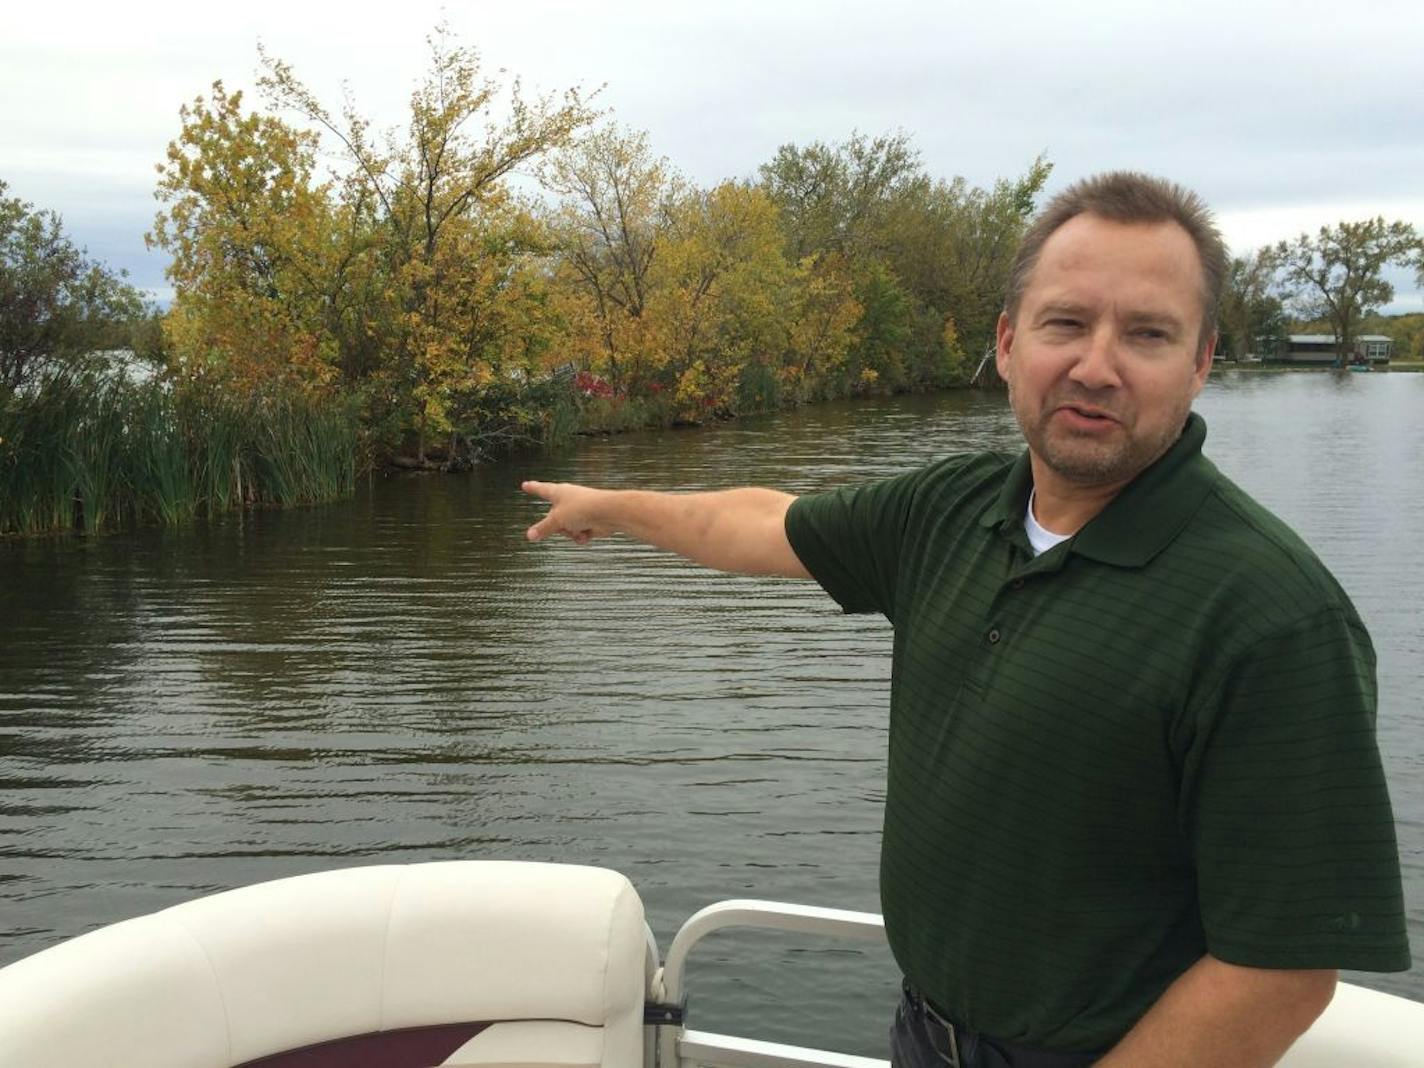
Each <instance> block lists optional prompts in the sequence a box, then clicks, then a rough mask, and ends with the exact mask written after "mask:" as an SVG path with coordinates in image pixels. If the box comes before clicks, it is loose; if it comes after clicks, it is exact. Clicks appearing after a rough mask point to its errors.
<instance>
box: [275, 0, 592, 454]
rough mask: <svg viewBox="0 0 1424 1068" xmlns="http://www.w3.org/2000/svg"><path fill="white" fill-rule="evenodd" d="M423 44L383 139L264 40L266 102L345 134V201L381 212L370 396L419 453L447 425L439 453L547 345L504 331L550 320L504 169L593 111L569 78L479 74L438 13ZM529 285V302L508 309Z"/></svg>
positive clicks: (537, 152)
mask: <svg viewBox="0 0 1424 1068" xmlns="http://www.w3.org/2000/svg"><path fill="white" fill-rule="evenodd" d="M428 43H429V46H430V69H429V70H428V72H427V73H426V75H425V77H424V79H423V80H422V81H421V82H420V84H419V85H418V86H417V87H416V89H415V90H414V92H412V94H411V97H410V119H409V123H408V125H407V127H406V129H405V131H404V132H403V134H396V133H394V132H392V133H390V134H388V135H387V136H386V137H385V138H384V147H381V148H378V147H377V146H376V143H375V141H374V140H373V138H372V136H371V130H370V123H369V121H368V120H366V119H364V118H362V117H361V116H360V115H359V114H358V113H357V112H356V110H355V107H354V106H353V105H352V104H350V103H349V102H348V103H347V105H346V107H345V109H344V111H343V113H342V115H341V117H340V118H339V119H338V118H336V117H334V116H333V115H332V114H330V113H329V112H328V111H327V110H326V109H325V108H324V107H323V106H322V104H321V103H320V102H319V100H318V99H317V97H316V96H315V95H314V94H313V93H312V92H311V91H310V90H308V89H307V87H306V86H305V85H304V84H303V83H302V82H301V81H300V80H299V79H298V78H297V76H296V74H295V73H294V72H293V70H292V69H291V67H290V66H289V65H288V64H286V63H284V62H283V61H281V60H279V59H277V58H275V57H272V56H270V55H268V54H266V53H265V52H264V53H263V55H262V59H263V65H264V67H265V69H266V74H265V76H264V77H263V78H262V79H261V85H262V87H263V89H264V90H265V91H266V92H267V94H268V97H269V99H270V100H271V101H272V102H273V103H274V104H276V105H278V106H282V107H287V108H290V109H293V110H295V111H296V112H297V113H299V114H301V115H302V116H304V117H305V118H306V119H308V120H309V121H311V122H314V123H316V124H317V125H319V126H320V127H322V128H323V129H325V130H326V131H327V133H328V134H329V135H331V136H333V137H334V138H335V139H336V140H337V141H338V142H339V143H340V145H341V146H342V148H343V150H344V153H345V156H346V159H347V163H348V169H347V172H346V174H345V176H344V181H343V183H342V185H341V189H342V196H343V200H344V202H345V203H347V204H349V205H352V206H353V207H354V206H357V205H359V206H360V207H361V208H362V210H365V211H368V212H369V213H370V214H371V215H372V216H373V218H374V220H375V227H374V228H375V232H376V238H375V240H376V245H377V248H378V250H379V257H380V261H381V264H382V271H383V277H382V286H381V290H380V294H381V298H382V301H381V307H382V308H383V309H384V310H385V312H386V314H385V315H384V316H383V317H381V318H379V319H376V320H374V321H373V324H372V325H373V329H374V331H375V332H376V334H377V335H378V338H377V341H378V351H379V353H380V360H379V364H380V366H379V372H378V388H377V389H374V390H370V391H368V396H369V397H370V399H371V403H372V406H373V408H379V409H380V410H379V411H375V412H373V413H372V415H373V416H377V415H378V416H379V417H380V419H379V421H380V422H381V423H382V424H383V425H384V426H385V427H386V428H387V432H388V433H393V434H394V433H399V432H404V436H406V437H407V438H408V439H409V443H410V445H411V446H412V447H413V451H414V453H415V457H414V461H415V462H416V463H424V462H425V458H426V451H427V445H428V443H429V442H430V441H431V440H432V438H434V437H436V436H440V435H444V436H448V441H449V444H448V445H447V446H446V452H447V457H448V456H449V455H450V454H453V453H454V452H455V450H456V449H457V448H458V447H459V445H460V443H461V442H462V441H463V442H466V443H473V442H474V441H476V440H477V439H478V436H479V433H480V428H479V427H478V426H477V425H474V424H473V423H471V422H469V420H470V419H474V418H476V417H477V416H478V415H479V413H481V412H485V411H487V409H488V407H489V405H488V403H486V402H487V401H488V400H489V398H488V396H486V394H488V393H489V392H490V391H491V390H492V389H495V390H503V385H504V381H503V380H504V379H507V378H508V377H509V376H515V377H516V378H518V376H520V375H523V376H525V377H526V378H527V376H528V375H530V374H532V373H534V372H535V371H537V370H539V369H540V368H538V367H537V366H536V364H537V360H538V358H539V356H540V353H541V352H542V351H544V349H545V348H547V346H541V345H538V344H535V345H527V344H510V343H508V342H509V338H510V336H511V332H512V327H511V322H512V321H514V320H518V321H519V322H520V323H521V327H522V326H523V325H526V321H527V323H534V324H540V325H539V326H538V329H540V330H546V329H547V328H548V327H549V322H548V319H547V316H546V315H545V309H544V307H542V306H538V305H540V300H539V298H538V297H537V295H536V294H535V293H534V290H537V289H538V288H539V285H538V283H537V282H535V280H534V275H533V274H531V272H534V271H535V270H536V269H537V261H538V260H540V259H541V258H542V257H545V256H547V255H548V253H549V247H548V245H547V243H546V242H545V240H544V239H543V237H542V235H540V234H539V233H538V228H537V227H536V226H535V225H534V224H533V222H532V220H531V219H530V218H529V213H528V212H527V211H524V210H522V209H521V208H519V206H518V205H517V204H516V203H515V202H514V200H515V198H514V197H513V195H512V194H511V192H510V189H509V186H508V179H509V177H510V175H511V174H512V173H513V172H514V171H515V170H516V169H517V168H519V167H521V166H522V165H525V164H533V163H534V162H536V161H537V160H538V159H539V158H540V157H541V156H543V155H544V154H545V153H546V152H548V151H550V150H551V149H554V148H557V147H559V146H561V145H563V144H565V143H566V142H567V141H568V140H569V139H570V138H571V137H573V136H574V134H575V133H576V132H577V131H578V130H579V129H581V128H582V127H583V126H585V125H586V124H588V123H590V122H591V121H592V120H593V119H594V117H595V113H594V111H593V110H592V109H591V108H590V107H589V105H588V103H587V102H586V101H585V100H584V99H583V97H582V96H581V94H580V93H579V92H578V91H577V90H574V89H570V90H566V91H565V92H564V93H562V94H558V95H547V96H539V97H535V98H533V99H530V98H528V97H526V96H525V95H524V93H523V91H522V89H521V86H520V83H519V81H518V79H515V80H514V81H513V82H512V83H511V84H510V85H508V86H507V87H506V86H505V85H503V84H501V82H500V81H498V80H496V79H494V78H490V77H486V76H485V75H484V74H483V73H482V70H481V66H480V60H479V55H478V53H477V52H476V51H475V50H474V49H472V48H469V47H467V46H463V45H460V44H459V43H458V42H456V41H455V40H454V38H453V37H452V35H451V33H450V31H449V30H448V29H446V28H445V27H444V26H441V27H438V28H437V29H436V30H435V31H434V32H433V33H432V34H431V35H430V37H429V38H428ZM524 298H529V299H530V300H532V301H533V302H534V305H536V306H531V307H529V308H523V309H516V308H515V307H514V305H516V304H518V303H519V301H520V300H521V299H524ZM536 333H537V331H536ZM497 338H503V339H504V341H503V342H500V343H498V344H497V343H496V342H495V341H494V340H492V339H497ZM504 392H507V391H504Z"/></svg>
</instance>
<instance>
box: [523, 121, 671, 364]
mask: <svg viewBox="0 0 1424 1068" xmlns="http://www.w3.org/2000/svg"><path fill="white" fill-rule="evenodd" d="M544 182H545V184H546V185H547V186H548V187H549V188H550V189H552V190H553V191H554V192H555V193H558V194H559V195H560V196H562V198H563V202H562V205H561V208H560V212H559V214H558V217H557V219H556V222H555V225H556V227H557V229H558V234H559V237H558V244H559V251H560V254H561V259H562V261H563V266H564V268H565V271H566V274H567V275H568V276H569V284H571V285H573V286H575V287H577V288H578V289H579V290H581V291H582V292H583V293H584V294H585V295H586V296H587V298H588V300H589V301H590V303H591V310H592V317H593V319H594V321H595V322H596V323H597V331H598V346H599V348H600V349H601V358H600V359H599V361H598V362H599V365H600V366H599V367H598V368H597V370H599V371H600V372H601V373H603V374H605V375H606V376H607V378H608V380H609V381H610V382H611V384H612V385H613V387H614V388H615V389H617V390H620V391H630V390H638V389H640V388H642V387H643V386H645V385H646V384H647V382H648V380H649V376H650V375H651V373H652V372H653V371H654V370H655V369H656V367H657V365H658V364H659V363H660V362H661V360H660V354H659V353H658V352H657V351H656V347H657V346H656V337H655V331H654V330H653V329H652V325H653V324H651V323H650V322H649V321H648V319H647V317H646V316H645V315H644V313H645V311H646V310H647V306H648V300H649V297H650V295H651V292H652V287H653V285H654V284H655V280H654V270H653V261H654V258H655V256H656V255H657V252H658V247H659V244H660V242H661V241H662V240H663V239H664V238H665V237H666V231H667V228H668V224H669V213H670V211H671V206H672V203H673V201H674V200H675V199H676V197H677V196H679V195H680V192H681V191H683V185H682V183H681V182H680V180H679V179H678V178H677V176H676V175H675V174H674V173H673V172H672V170H671V168H670V167H669V166H668V163H667V161H666V160H664V159H660V158H655V157H654V156H653V155H652V152H651V151H650V150H649V148H648V140H647V135H646V134H643V133H639V132H636V131H630V130H622V129H619V128H618V127H616V126H609V127H606V128H604V129H601V130H597V131H594V132H593V133H591V134H589V135H588V136H587V137H584V138H582V139H581V140H580V141H579V142H578V143H576V144H575V145H573V146H571V147H570V148H569V149H568V150H567V151H565V152H562V153H560V154H558V155H556V156H555V157H554V158H553V159H552V160H551V162H550V164H549V166H548V167H546V168H545V171H544Z"/></svg>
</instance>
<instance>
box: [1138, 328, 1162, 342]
mask: <svg viewBox="0 0 1424 1068" xmlns="http://www.w3.org/2000/svg"><path fill="white" fill-rule="evenodd" d="M1135 333H1136V334H1137V336H1138V337H1140V338H1145V339H1146V340H1148V341H1165V340H1166V339H1167V331H1165V330H1159V329H1158V328H1157V327H1155V326H1146V327H1143V328H1142V329H1140V330H1137V331H1135Z"/></svg>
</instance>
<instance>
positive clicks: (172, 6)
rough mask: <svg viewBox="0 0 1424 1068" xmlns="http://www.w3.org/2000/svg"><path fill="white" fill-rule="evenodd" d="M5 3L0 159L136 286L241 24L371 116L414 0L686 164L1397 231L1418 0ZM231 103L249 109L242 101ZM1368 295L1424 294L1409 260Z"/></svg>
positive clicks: (1256, 224)
mask: <svg viewBox="0 0 1424 1068" xmlns="http://www.w3.org/2000/svg"><path fill="white" fill-rule="evenodd" d="M212 11H213V12H214V13H209V11H208V10H207V9H206V5H204V6H199V5H198V4H194V3H192V0H187V2H183V3H178V2H166V0H165V2H156V0H155V2H149V0H137V2H134V3H130V4H128V5H118V4H113V3H112V2H110V3H104V4H99V3H88V2H85V3H65V2H52V3H48V4H40V3H35V4H24V5H23V6H20V5H7V10H6V12H5V15H4V20H3V22H4V27H3V32H0V179H4V180H5V181H7V182H9V183H10V186H11V195H16V196H20V197H22V198H23V199H25V200H28V201H31V202H33V203H34V204H35V205H36V207H40V208H49V209H53V210H55V211H58V212H60V213H61V214H62V215H63V216H64V220H65V224H66V226H67V228H68V230H69V232H70V233H71V235H72V236H73V237H74V239H75V240H76V242H78V243H80V244H83V245H85V246H87V247H88V249H89V252H90V255H91V256H94V257H96V258H98V259H101V260H103V261H105V262H107V263H109V264H110V265H111V266H115V267H126V268H128V270H129V271H130V273H131V276H132V280H133V281H134V282H135V283H136V284H138V285H140V286H142V287H144V288H146V289H149V290H151V291H153V292H154V293H155V294H159V295H164V294H166V293H167V289H166V282H165V281H164V279H163V267H164V262H165V261H164V258H163V257H162V256H160V255H158V254H156V253H149V252H146V251H145V250H144V247H143V233H144V231H145V230H147V229H148V228H149V227H150V225H151V223H152V219H153V214H154V211H155V208H156V205H155V202H154V201H153V196H152V194H153V188H154V180H155V176H154V170H153V168H154V164H155V163H157V162H158V161H159V160H160V159H162V157H163V152H164V148H165V146H166V145H167V143H168V142H169V141H170V140H172V139H173V138H174V137H175V136H176V135H177V133H178V129H179V120H178V108H179V106H180V105H181V104H182V103H183V102H184V101H186V100H190V99H191V98H192V97H193V96H195V95H197V94H198V93H203V92H206V90H207V87H208V86H209V84H210V83H211V82H212V81H213V80H215V79H219V78H220V79H222V80H223V81H224V82H225V83H226V84H227V86H228V88H229V89H232V88H248V89H249V90H250V88H251V86H252V84H253V82H254V79H255V70H256V67H257V42H258V40H259V39H260V40H262V42H263V43H264V44H265V45H266V46H267V48H268V49H269V50H270V51H271V52H272V53H273V54H274V55H277V56H279V57H281V58H283V59H285V60H287V61H289V62H290V63H291V64H292V65H293V66H294V68H295V69H296V71H297V73H298V74H299V75H300V76H301V77H302V78H303V79H304V80H305V81H306V83H307V84H308V85H309V86H310V87H311V88H312V89H313V90H315V91H316V92H317V93H318V94H319V95H320V96H321V97H322V98H323V99H324V100H325V101H327V102H329V103H330V104H331V105H332V106H333V110H336V109H337V108H338V107H339V103H340V94H341V83H342V81H343V80H345V81H347V82H349V83H350V86H351V89H352V92H353V93H354V95H355V97H356V99H357V101H358V103H359V104H360V106H361V108H362V110H363V111H364V112H365V113H366V114H368V115H371V116H372V117H374V118H376V119H377V120H378V123H379V124H382V125H391V124H395V123H398V122H399V121H400V120H401V117H402V109H403V106H404V101H405V100H406V98H407V97H408V94H409V92H410V90H411V88H412V87H413V85H414V83H415V82H416V80H417V79H418V77H419V76H420V74H421V73H422V71H423V70H424V68H425V61H426V48H425V43H424V38H425V36H426V34H427V33H428V32H429V31H430V29H431V28H432V27H433V26H434V25H435V24H436V23H437V22H438V21H439V20H440V18H441V15H442V11H443V13H444V15H445V17H446V19H447V20H448V22H449V23H450V25H451V28H452V29H454V30H455V31H456V32H457V33H458V34H459V35H460V36H461V38H462V39H463V40H465V41H466V42H468V43H471V44H474V45H475V46H476V47H477V48H478V49H479V50H480V52H481V54H482V56H483V59H484V62H485V65H486V66H487V67H488V68H490V69H491V70H493V69H495V68H500V67H503V68H507V69H508V70H509V71H510V73H511V74H518V75H520V76H521V77H522V78H523V80H524V83H525V85H526V88H527V89H540V90H545V91H550V90H558V89H562V88H565V87H567V86H571V85H578V86H582V87H584V88H586V89H592V88H595V87H597V86H600V85H606V88H605V89H604V90H603V92H602V94H601V96H600V98H599V99H600V101H601V102H602V104H603V105H604V106H606V107H609V108H611V109H612V110H613V113H614V116H615V117H616V118H617V119H618V120H619V121H620V122H622V123H624V124H627V125H630V126H633V127H636V128H639V129H643V130H647V131H648V133H649V135H650V137H651V140H652V144H653V146H654V148H655V149H656V150H657V151H658V152H659V153H660V154H663V155H666V156H667V157H668V158H669V159H670V160H671V161H672V162H673V163H674V164H675V165H676V166H677V167H678V168H679V169H680V170H681V171H683V173H685V174H686V175H688V176H689V177H690V178H692V179H694V180H696V181H698V182H700V183H703V184H708V183H712V182H715V181H718V180H720V179H722V178H728V177H742V176H747V175H751V174H752V173H754V171H755V170H756V167H757V165H758V164H760V163H762V162H763V161H765V160H767V159H768V158H770V156H771V154H772V153H773V152H774V151H775V149H776V147H777V146H778V145H780V144H783V143H786V142H796V143H805V142H807V141H811V140H817V139H819V140H827V141H836V140H842V139H844V138H845V137H846V136H848V135H849V134H850V133H851V131H852V130H856V129H859V130H861V131H864V132H866V133H871V134H875V133H882V132H886V131H892V130H904V131H906V132H907V133H909V134H910V135H911V136H912V137H913V138H914V141H915V143H916V145H917V146H918V147H919V149H920V152H921V154H922V157H923V159H924V162H925V165H926V167H927V168H928V170H929V171H930V172H931V173H933V174H936V175H940V176H943V177H951V176H954V175H963V176H964V177H966V178H967V179H969V180H970V181H971V182H975V183H988V182H992V181H993V180H994V179H995V178H998V177H1003V176H1009V175H1013V174H1017V173H1020V172H1022V171H1023V170H1024V169H1025V168H1026V167H1027V165H1028V164H1029V162H1030V161H1031V160H1032V159H1033V157H1034V156H1035V155H1037V154H1038V153H1039V152H1047V154H1048V157H1049V159H1050V160H1052V162H1053V164H1054V167H1055V169H1054V174H1053V178H1052V181H1051V184H1050V189H1057V188H1061V187H1062V186H1063V185H1064V184H1066V183H1067V182H1069V181H1071V180H1073V179H1075V178H1078V177H1081V176H1083V175H1085V174H1089V173H1092V172H1094V171H1098V170H1103V169H1108V168H1118V167H1130V168H1134V169H1140V170H1146V171H1151V172H1154V173H1158V174H1162V175H1165V176H1167V177H1170V178H1173V179H1176V180H1178V181H1180V182H1183V183H1184V184H1186V185H1188V186H1190V187H1192V188H1194V189H1196V190H1197V191H1198V192H1199V193H1201V194H1202V195H1203V196H1204V197H1206V199H1207V200H1208V202H1209V203H1211V204H1212V205H1213V206H1214V207H1215V208H1216V209H1217V211H1218V214H1219V217H1220V221H1221V223H1222V228H1223V230H1224V232H1225V234H1226V237H1227V239H1228V241H1230V242H1231V244H1232V246H1233V248H1234V249H1236V250H1238V251H1244V250H1246V249H1249V248H1254V247H1258V246H1260V245H1262V244H1266V243H1268V242H1272V241H1275V240H1278V239H1280V238H1286V237H1291V236H1294V235H1295V234H1297V233H1299V232H1300V231H1301V230H1314V229H1315V228H1317V227H1319V226H1321V225H1325V224H1329V223H1334V222H1337V221H1339V220H1341V219H1357V218H1364V217H1368V216H1373V215H1378V214H1383V215H1384V216H1385V217H1386V218H1390V219H1394V218H1399V219H1404V220H1406V221H1409V222H1412V223H1414V224H1415V225H1416V226H1420V227H1424V73H1421V72H1424V13H1421V12H1424V7H1421V5H1420V4H1419V3H1418V0H1355V2H1354V3H1350V4H1341V3H1338V2H1335V3H1329V4H1326V3H1317V2H1315V0H1292V2H1289V3H1286V2H1275V0H1261V2H1257V0H1234V2H1223V0H1198V2H1195V3H1190V4H1188V3H1176V2H1170V3H1151V2H1149V0H1126V2H1118V0H1081V2H1080V3H1078V4H1065V3H1061V2H1059V3H1047V2H1038V0H1015V2H1013V3H1012V4H1002V5H1000V4H995V3H991V2H987V0H985V2H981V3H976V4H967V3H959V2H943V3H924V2H920V3H910V2H898V0H891V2H880V3H858V4H856V3H841V2H838V0H817V2H811V0H784V2H774V0H761V2H760V3H747V2H743V0H721V2H717V3H705V2H704V3H697V4H686V3H678V2H675V0H662V2H644V0H636V2H635V0H626V2H624V0H603V2H601V3H590V2H586V0H585V2H572V0H512V2H500V3H494V2H489V0H476V2H465V3H456V2H448V3H445V4H440V3H435V2H426V0H401V2H399V3H385V4H373V3H368V2H365V0H351V2H347V3H343V4H340V5H336V4H331V5H327V4H309V5H304V4H300V3H297V2H294V0H284V2H280V3H279V2H274V0H245V2H241V3H237V4H231V5H223V6H222V7H217V6H214V7H213V8H212ZM217 12H220V13H217ZM249 100H251V101H252V102H254V103H255V102H258V101H259V97H258V96H257V94H255V93H251V92H250V93H249ZM1393 280H1394V281H1395V284H1396V289H1397V291H1398V292H1397V297H1396V300H1395V302H1394V304H1393V305H1391V306H1390V309H1389V310H1391V311H1408V310H1424V297H1421V295H1420V294H1419V293H1418V292H1416V291H1415V286H1414V284H1413V277H1412V274H1410V273H1407V272H1399V273H1398V274H1397V275H1394V276H1393Z"/></svg>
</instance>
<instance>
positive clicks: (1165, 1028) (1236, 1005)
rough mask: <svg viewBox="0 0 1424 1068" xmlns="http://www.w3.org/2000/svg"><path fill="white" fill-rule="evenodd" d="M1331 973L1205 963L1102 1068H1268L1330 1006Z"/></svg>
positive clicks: (1183, 977)
mask: <svg viewBox="0 0 1424 1068" xmlns="http://www.w3.org/2000/svg"><path fill="white" fill-rule="evenodd" d="M1334 992H1335V973H1334V972H1333V971H1292V970H1276V969H1267V968H1243V967H1240V966H1239V965H1234V964H1227V963H1225V962H1224V961H1220V960H1217V959H1216V958H1215V957H1212V956H1205V957H1203V958H1202V959H1201V960H1199V961H1197V963H1196V964H1194V965H1193V966H1192V967H1191V968H1189V969H1187V970H1186V971H1185V972H1183V973H1182V975H1181V976H1180V977H1178V979H1177V981H1176V982H1174V983H1173V984H1172V985H1171V986H1170V987H1168V988H1167V990H1166V992H1165V993H1164V994H1163V995H1162V996H1161V997H1160V998H1159V999H1158V1000H1157V1003H1156V1004H1155V1005H1153V1006H1152V1008H1151V1009H1150V1010H1148V1012H1147V1014H1146V1015H1145V1016H1143V1017H1142V1019H1141V1020H1139V1021H1138V1022H1137V1025H1136V1026H1135V1027H1133V1029H1132V1030H1131V1031H1129V1032H1128V1033H1127V1034H1126V1035H1125V1036H1124V1037H1123V1039H1122V1041H1121V1042H1119V1043H1118V1044H1117V1045H1116V1046H1115V1047H1113V1049H1112V1051H1111V1052H1109V1053H1108V1055H1107V1056H1106V1057H1104V1058H1103V1059H1102V1060H1100V1061H1098V1066H1099V1068H1178V1066H1181V1068H1188V1066H1193V1068H1194V1066H1199V1065H1205V1064H1209V1065H1212V1066H1213V1068H1267V1066H1269V1065H1273V1064H1275V1063H1276V1062H1277V1061H1278V1060H1280V1058H1281V1056H1282V1055H1283V1054H1284V1053H1285V1052H1286V1050H1287V1049H1288V1048H1290V1044H1291V1043H1292V1042H1294V1041H1295V1040H1296V1039H1297V1038H1299V1037H1300V1035H1301V1034H1303V1033H1304V1032H1305V1030H1306V1029H1307V1028H1308V1027H1310V1025H1311V1024H1312V1023H1314V1022H1315V1020H1316V1018H1317V1017H1318V1016H1319V1015H1320V1014H1321V1013H1322V1012H1324V1011H1325V1007H1326V1006H1327V1005H1329V1004H1330V998H1331V997H1332V996H1333V994H1334Z"/></svg>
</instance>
